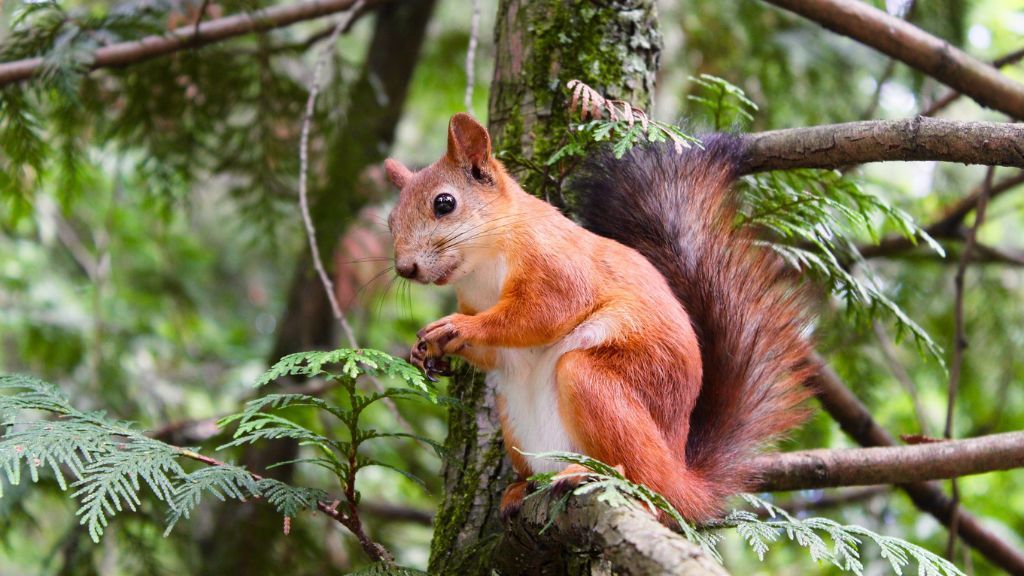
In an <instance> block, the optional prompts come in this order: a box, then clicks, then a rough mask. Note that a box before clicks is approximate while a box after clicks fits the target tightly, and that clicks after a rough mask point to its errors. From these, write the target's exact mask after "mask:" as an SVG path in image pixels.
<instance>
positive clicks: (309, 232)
mask: <svg viewBox="0 0 1024 576" xmlns="http://www.w3.org/2000/svg"><path fill="white" fill-rule="evenodd" d="M363 4H364V0H357V1H356V3H355V4H353V5H352V8H351V9H349V11H348V12H346V13H345V15H344V16H343V17H342V18H341V19H340V20H338V23H337V24H336V25H335V26H334V30H333V31H332V32H331V36H330V38H328V41H327V43H326V44H324V48H323V50H322V51H321V52H320V55H319V56H318V57H317V59H316V64H315V65H314V68H313V80H312V82H310V85H309V97H308V98H307V99H306V112H305V114H304V115H303V117H302V134H301V136H300V138H299V210H300V211H301V212H302V222H303V224H305V226H306V237H307V239H308V240H309V250H310V252H311V253H312V256H313V266H314V267H315V268H316V273H317V275H318V276H319V277H320V282H321V283H322V284H323V285H324V290H325V291H327V300H328V301H329V302H330V304H331V313H332V314H334V319H335V320H337V321H338V324H339V325H340V326H341V329H342V331H343V332H344V333H345V338H346V339H347V340H348V343H349V346H351V347H352V348H358V347H359V344H358V343H357V342H356V336H355V333H354V332H352V326H350V325H349V323H348V320H346V319H345V315H344V314H343V313H342V312H341V306H339V305H338V298H337V296H336V295H335V294H334V284H333V283H332V282H331V279H330V277H329V276H327V270H325V269H324V263H323V260H322V259H321V258H320V248H319V246H317V243H316V228H315V227H314V226H313V217H312V216H310V213H309V193H308V190H307V188H308V185H307V181H308V174H309V128H310V125H311V124H312V123H313V112H314V109H315V108H316V98H317V96H318V95H319V94H320V74H321V73H322V72H323V68H324V65H325V64H326V63H327V57H328V56H329V55H330V53H331V50H332V49H333V48H334V46H335V44H336V43H337V41H338V36H340V35H341V33H342V31H343V30H344V29H345V27H346V26H348V22H349V21H350V20H352V19H353V17H354V16H355V15H356V14H357V13H359V10H360V9H361V8H362V6H363Z"/></svg>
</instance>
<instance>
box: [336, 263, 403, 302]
mask: <svg viewBox="0 0 1024 576" xmlns="http://www.w3.org/2000/svg"><path fill="white" fill-rule="evenodd" d="M394 269H395V267H394V266H388V267H387V268H385V269H383V270H381V271H380V272H378V273H376V274H374V275H373V278H370V279H369V280H367V281H366V282H363V284H362V286H360V287H359V289H358V290H356V291H355V293H354V294H352V298H350V299H349V301H348V302H347V303H346V304H345V308H346V309H348V308H351V307H352V304H354V303H355V302H356V300H358V299H359V295H360V294H362V292H363V290H366V288H368V287H369V286H370V284H373V283H374V282H376V281H377V280H378V279H379V278H380V277H381V276H383V275H385V274H387V273H388V272H391V271H392V270H394ZM396 277H397V276H396Z"/></svg>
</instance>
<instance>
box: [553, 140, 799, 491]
mask: <svg viewBox="0 0 1024 576" xmlns="http://www.w3.org/2000/svg"><path fill="white" fill-rule="evenodd" d="M703 141H704V147H703V149H700V148H697V147H694V148H690V149H687V150H683V151H682V152H678V153H677V152H676V151H675V150H673V148H672V147H671V146H659V145H647V146H637V147H634V148H633V149H632V150H631V151H630V152H628V153H627V154H626V155H625V156H624V157H623V158H622V159H615V158H614V156H613V155H612V154H611V153H608V152H601V153H598V154H597V155H596V156H594V157H592V158H591V159H590V160H588V162H587V163H586V165H585V166H584V167H583V169H582V170H581V171H580V176H578V177H576V178H575V179H574V180H573V181H572V182H571V183H570V187H571V189H572V190H573V191H575V193H576V198H578V200H579V214H580V217H581V219H582V221H583V224H584V226H586V227H587V228H588V229H590V230H591V231H593V232H595V233H597V234H599V235H601V236H605V237H607V238H611V239H613V240H616V241H618V242H621V243H623V244H625V245H627V246H631V247H633V248H634V249H636V250H637V251H639V252H640V253H641V254H643V255H644V256H645V257H646V258H647V259H648V260H649V261H650V262H651V263H652V264H653V265H654V266H655V268H657V269H658V271H660V272H661V273H662V275H664V276H665V278H666V280H667V281H668V284H669V286H670V287H671V289H672V291H673V292H674V293H675V295H676V297H677V298H678V299H679V301H680V302H681V303H682V304H683V306H684V308H685V309H686V311H687V313H688V314H689V316H690V320H691V323H692V325H693V329H694V331H695V332H696V334H697V337H698V341H699V344H700V349H701V362H702V365H703V381H702V383H701V390H700V393H699V396H698V398H697V403H696V406H695V407H694V410H693V412H692V414H691V417H690V434H689V437H688V439H687V442H686V449H685V457H686V463H687V467H688V468H690V469H691V470H692V471H693V472H694V474H695V475H697V476H698V477H700V478H701V479H702V480H705V481H706V485H707V486H709V487H712V489H713V490H714V491H715V492H718V494H717V496H718V497H719V498H724V497H726V496H729V495H732V494H736V493H738V492H743V491H747V490H750V489H751V488H752V487H753V485H754V480H755V474H756V471H754V470H751V469H750V468H749V462H750V460H751V457H752V456H754V455H755V454H756V453H757V452H758V451H759V450H760V449H761V448H763V447H764V446H765V445H766V444H768V443H770V442H772V441H773V440H776V439H778V438H779V437H780V435H782V434H784V433H785V432H786V431H787V430H789V429H791V428H792V427H794V426H796V425H798V424H800V423H801V422H802V421H803V420H804V419H805V418H806V415H807V411H806V410H805V409H803V408H801V406H800V405H801V403H802V402H803V401H804V400H806V399H807V398H808V397H809V396H810V394H811V391H810V389H809V388H808V387H807V386H806V385H805V384H806V381H807V380H808V379H809V378H810V377H811V376H812V374H813V371H814V369H813V365H812V363H811V362H810V356H811V346H810V343H809V342H808V340H807V338H806V335H805V333H806V328H807V326H808V323H809V318H808V315H807V313H806V312H805V310H806V306H805V298H804V292H803V290H801V289H800V288H799V287H798V286H797V285H796V284H794V283H793V282H791V281H787V280H788V279H787V278H786V276H787V270H786V268H785V266H784V265H783V262H782V261H781V259H780V258H778V257H777V256H776V255H775V254H773V253H771V252H770V250H768V249H765V248H762V247H759V246H758V245H756V244H755V241H754V240H755V238H754V236H753V235H752V234H751V232H750V231H749V230H747V229H743V228H736V226H735V221H736V216H737V207H736V203H737V200H736V198H735V194H734V193H733V186H732V185H733V183H734V181H735V180H736V177H737V166H739V164H740V161H741V160H742V146H741V142H740V140H739V138H738V137H735V136H730V135H725V134H714V135H711V136H709V137H706V138H704V139H703Z"/></svg>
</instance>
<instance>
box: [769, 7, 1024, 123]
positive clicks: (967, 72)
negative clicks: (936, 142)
mask: <svg viewBox="0 0 1024 576" xmlns="http://www.w3.org/2000/svg"><path fill="white" fill-rule="evenodd" d="M766 1H767V2H769V3H771V4H774V5H776V6H779V7H781V8H785V9H786V10H790V11H792V12H795V13H797V14H800V15H801V16H803V17H805V18H808V19H810V20H813V21H814V22H817V23H818V24H820V25H822V26H824V27H826V28H828V29H829V30H832V31H834V32H837V33H839V34H842V35H844V36H849V37H850V38H853V39H854V40H857V41H858V42H861V43H863V44H865V45H867V46H870V47H872V48H874V49H876V50H878V51H879V52H882V53H883V54H886V55H888V56H890V57H892V58H896V59H897V60H900V61H901V62H903V63H905V64H907V65H908V66H911V67H912V68H915V69H917V70H919V71H921V72H923V73H925V74H927V75H929V76H931V77H933V78H935V79H937V80H939V81H940V82H942V83H944V84H946V85H947V86H949V87H950V88H953V89H955V90H959V91H960V92H962V93H963V94H964V95H966V96H969V97H970V98H972V99H974V100H975V101H976V102H978V103H979V104H981V105H982V106H987V107H989V108H992V109H994V110H999V111H1000V112H1004V113H1006V114H1009V115H1010V116H1012V117H1014V118H1021V119H1024V84H1021V83H1020V82H1017V81H1015V80H1011V79H1010V78H1008V77H1006V76H1004V75H1002V74H1000V73H999V71H998V70H996V69H995V68H993V67H992V66H990V65H988V64H986V63H984V62H981V61H979V60H977V59H975V58H973V57H971V56H970V55H968V54H967V53H965V52H964V51H962V50H960V49H959V48H957V47H955V46H953V45H951V44H949V43H948V42H946V41H944V40H942V39H940V38H936V37H935V36H932V35H931V34H929V33H927V32H925V31H923V30H921V29H920V28H918V27H917V26H914V25H913V24H910V23H908V22H905V21H903V20H901V19H899V18H897V17H895V16H890V15H889V14H886V13H885V12H883V11H881V10H879V9H877V8H874V7H873V6H871V5H870V4H868V3H865V2H858V1H856V0H766Z"/></svg>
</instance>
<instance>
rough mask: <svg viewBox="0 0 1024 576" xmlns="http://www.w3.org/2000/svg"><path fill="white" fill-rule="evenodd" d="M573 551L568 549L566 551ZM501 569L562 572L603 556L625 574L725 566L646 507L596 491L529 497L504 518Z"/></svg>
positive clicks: (711, 571)
mask: <svg viewBox="0 0 1024 576" xmlns="http://www.w3.org/2000/svg"><path fill="white" fill-rule="evenodd" d="M566 551H572V552H573V553H572V554H566ZM494 556H495V558H496V559H498V561H499V563H500V566H498V568H499V570H500V571H501V573H502V574H562V573H565V572H564V569H563V568H564V567H565V566H567V565H572V566H576V567H578V566H579V565H580V564H586V563H588V562H589V563H597V562H601V561H603V563H605V566H604V567H605V568H610V570H605V571H594V570H591V573H595V572H599V573H611V574H625V575H635V576H641V575H647V574H659V575H677V576H683V575H691V576H697V575H701V576H703V575H723V574H727V572H726V571H725V569H724V568H723V567H722V566H721V565H720V564H718V563H717V562H716V561H715V560H714V559H713V558H711V557H709V556H708V555H707V554H706V553H704V551H703V550H701V548H700V546H698V545H697V544H695V543H693V542H691V541H689V540H687V539H686V538H685V537H683V536H681V535H679V534H676V533H675V532H673V531H671V530H669V529H668V528H667V527H665V526H664V525H663V524H661V523H660V522H658V520H657V519H656V518H655V517H654V515H652V514H651V513H650V512H648V511H646V510H642V509H638V508H633V507H626V506H618V507H613V506H611V505H609V504H608V503H607V502H601V501H599V500H598V499H597V495H596V494H595V493H590V494H586V495H582V496H575V497H573V498H570V499H569V504H568V506H567V508H566V509H564V510H558V509H557V508H554V507H553V506H552V502H551V497H550V494H544V495H538V496H535V497H531V498H528V499H527V500H526V502H525V503H524V505H523V508H522V510H520V512H519V513H518V514H517V515H516V516H515V517H514V518H513V519H511V520H510V521H508V522H506V531H505V533H504V534H503V535H502V539H501V542H500V543H499V544H498V550H497V552H496V554H495V555H494Z"/></svg>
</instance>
